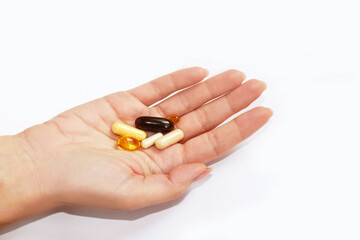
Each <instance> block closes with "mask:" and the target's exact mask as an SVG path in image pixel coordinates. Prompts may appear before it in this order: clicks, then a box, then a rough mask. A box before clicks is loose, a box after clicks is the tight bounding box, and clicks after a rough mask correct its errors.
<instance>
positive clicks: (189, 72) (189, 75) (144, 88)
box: [128, 67, 208, 106]
mask: <svg viewBox="0 0 360 240" xmlns="http://www.w3.org/2000/svg"><path fill="white" fill-rule="evenodd" d="M207 75H208V71H207V70H206V69H203V68H200V67H191V68H185V69H182V70H179V71H176V72H173V73H170V74H167V75H165V76H162V77H159V78H157V79H155V80H153V81H150V82H148V83H145V84H143V85H141V86H139V87H136V88H133V89H130V90H129V91H128V92H129V93H130V94H132V95H134V96H135V97H136V98H137V99H139V100H140V101H141V102H142V103H143V104H144V105H146V106H150V105H151V104H154V103H156V102H158V101H160V100H162V99H163V98H165V97H167V96H168V95H170V94H171V93H173V92H176V91H178V90H181V89H183V88H186V87H189V86H191V85H193V84H195V83H197V82H200V81H201V80H203V79H204V78H205V77H206V76H207Z"/></svg>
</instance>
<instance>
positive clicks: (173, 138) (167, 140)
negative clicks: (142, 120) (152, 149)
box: [155, 129, 184, 149]
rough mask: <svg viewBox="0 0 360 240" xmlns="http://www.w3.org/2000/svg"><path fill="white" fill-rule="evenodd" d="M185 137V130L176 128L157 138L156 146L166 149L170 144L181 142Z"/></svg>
mask: <svg viewBox="0 0 360 240" xmlns="http://www.w3.org/2000/svg"><path fill="white" fill-rule="evenodd" d="M183 138H184V132H183V131H182V130H181V129H176V130H174V131H171V132H169V133H168V134H165V135H164V136H163V137H161V138H159V139H158V140H156V142H155V146H156V147H157V148H158V149H164V148H167V147H168V146H170V145H173V144H175V143H177V142H179V141H180V140H181V139H183Z"/></svg>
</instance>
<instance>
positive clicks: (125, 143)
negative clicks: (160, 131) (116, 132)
mask: <svg viewBox="0 0 360 240" xmlns="http://www.w3.org/2000/svg"><path fill="white" fill-rule="evenodd" d="M117 145H118V146H119V147H120V149H124V150H128V151H134V150H136V149H138V148H139V147H140V141H139V140H137V139H136V138H133V137H130V136H123V137H119V138H118V140H117Z"/></svg>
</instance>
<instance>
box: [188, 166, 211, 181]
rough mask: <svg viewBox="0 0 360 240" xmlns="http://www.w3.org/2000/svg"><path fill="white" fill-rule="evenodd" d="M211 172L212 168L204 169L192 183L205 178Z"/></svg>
mask: <svg viewBox="0 0 360 240" xmlns="http://www.w3.org/2000/svg"><path fill="white" fill-rule="evenodd" d="M211 170H212V168H209V167H207V168H205V169H204V171H203V172H202V173H201V174H200V175H199V176H197V177H196V178H195V179H194V180H193V182H195V181H198V180H200V179H202V178H204V177H206V176H207V175H208V174H209V173H210V172H211Z"/></svg>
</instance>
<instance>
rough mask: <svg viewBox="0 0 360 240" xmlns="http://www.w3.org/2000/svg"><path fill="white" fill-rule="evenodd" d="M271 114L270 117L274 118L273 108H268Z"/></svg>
mask: <svg viewBox="0 0 360 240" xmlns="http://www.w3.org/2000/svg"><path fill="white" fill-rule="evenodd" d="M268 109H269V112H270V117H272V115H274V111H273V110H272V109H271V108H268Z"/></svg>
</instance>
